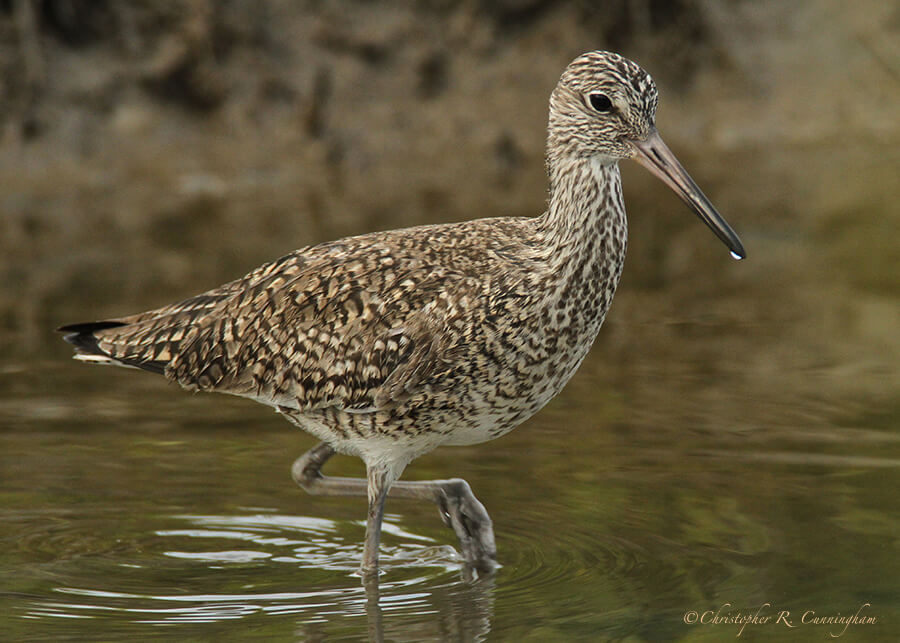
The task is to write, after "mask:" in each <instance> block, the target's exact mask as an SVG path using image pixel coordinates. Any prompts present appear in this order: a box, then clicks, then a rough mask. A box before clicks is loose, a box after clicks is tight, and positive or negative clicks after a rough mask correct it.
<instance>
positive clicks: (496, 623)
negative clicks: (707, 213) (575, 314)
mask: <svg viewBox="0 0 900 643" xmlns="http://www.w3.org/2000/svg"><path fill="white" fill-rule="evenodd" d="M742 265H750V264H742ZM749 296H750V297H751V298H753V297H756V296H758V293H755V292H754V291H752V290H751V292H750V295H749ZM744 299H745V298H744V297H739V296H736V295H735V296H732V297H726V301H725V302H724V303H723V302H722V301H721V300H718V303H715V304H709V302H707V303H708V304H709V305H707V306H706V307H705V308H704V307H703V306H702V305H700V304H692V305H691V306H689V307H688V310H687V311H686V312H685V317H684V318H674V317H672V315H673V314H674V313H673V312H672V311H671V310H669V311H668V313H659V312H652V310H651V311H649V312H639V311H643V310H645V307H644V306H642V305H641V297H640V295H638V294H636V293H633V294H632V295H631V296H626V297H625V298H624V305H623V309H624V310H623V311H622V313H623V316H624V317H625V318H626V319H627V320H628V327H627V328H626V327H625V326H624V325H622V324H620V323H617V322H615V321H613V319H614V315H613V316H612V317H611V319H610V325H609V327H608V328H607V329H606V330H605V331H604V332H605V333H606V336H605V337H604V338H603V339H602V340H601V341H600V343H599V344H598V346H597V347H595V350H594V352H593V353H592V355H591V357H590V359H589V361H588V362H586V363H585V365H584V367H583V368H582V371H581V373H580V374H579V376H578V377H576V379H575V380H573V382H572V383H571V384H570V386H569V387H568V388H567V389H566V390H565V392H564V393H563V394H562V395H561V396H560V397H559V398H558V399H557V400H555V401H554V402H553V403H552V404H551V405H550V406H549V407H548V408H547V409H545V411H544V412H542V413H541V414H539V415H538V416H537V417H536V418H535V419H534V420H533V421H531V422H529V423H528V424H527V425H525V426H523V427H522V428H520V429H518V430H517V431H514V432H513V433H512V434H510V435H509V436H507V437H505V438H503V439H501V440H498V441H496V442H494V443H491V444H487V445H481V446H477V447H471V448H462V449H444V450H439V451H437V452H435V453H433V454H430V455H428V456H426V457H423V458H421V459H420V460H418V461H417V462H416V463H414V464H413V465H412V466H411V467H410V468H409V469H408V472H407V477H409V478H411V479H412V478H418V479H426V478H432V477H447V476H451V475H462V476H465V477H466V478H467V479H468V480H469V482H470V483H471V484H472V486H473V489H474V490H475V491H476V494H477V495H478V496H479V498H480V499H481V500H482V501H483V502H484V503H485V505H486V506H487V507H488V509H489V511H490V512H491V515H492V517H493V519H494V521H495V529H496V535H497V544H498V548H499V552H500V561H501V563H502V565H503V567H502V568H501V569H500V570H499V572H498V573H497V574H496V576H494V577H489V578H468V577H467V576H466V574H465V573H464V571H463V570H462V569H461V567H460V564H459V560H458V558H457V556H456V553H455V550H453V549H452V545H455V542H454V537H453V534H452V533H451V532H450V531H449V530H446V529H445V528H444V527H443V526H442V525H441V523H440V520H439V518H438V516H437V512H436V511H435V509H434V508H433V507H431V506H424V505H420V504H417V503H415V502H412V501H393V502H389V505H388V516H387V519H386V527H385V535H384V545H383V565H384V569H385V573H384V575H383V577H382V580H381V585H380V600H378V601H377V602H376V601H374V600H373V599H372V596H371V595H368V596H367V593H366V591H365V589H364V588H363V587H362V585H361V583H360V579H359V578H358V577H356V576H355V575H354V571H355V569H356V567H357V565H358V562H359V560H360V556H361V553H362V538H363V533H364V524H363V518H364V513H365V509H364V504H363V501H362V500H361V499H335V498H316V497H310V496H307V495H305V494H304V493H303V492H301V491H300V490H299V489H298V488H296V487H295V486H294V484H293V482H292V481H291V479H290V474H289V471H290V465H291V463H292V461H293V459H294V457H295V456H296V455H299V454H300V453H301V452H302V451H303V450H305V449H306V448H308V447H310V446H312V445H313V443H314V442H313V440H312V439H310V438H309V437H308V436H305V435H304V434H302V433H300V432H299V431H298V430H296V429H294V428H292V427H291V426H289V425H288V424H287V423H285V422H283V420H281V419H280V418H278V417H277V416H276V415H274V414H272V413H270V412H268V411H267V410H266V409H264V408H262V407H258V406H256V405H254V404H252V403H248V402H245V401H242V400H237V399H231V398H227V397H212V396H190V395H185V394H183V393H181V392H179V391H177V390H175V389H174V388H173V387H170V386H168V385H166V384H165V383H163V382H161V381H159V380H158V379H157V378H154V377H152V376H149V375H145V374H142V373H136V372H127V371H116V370H113V369H106V370H104V369H100V368H96V367H92V368H89V367H87V366H84V365H80V364H77V363H75V362H72V361H70V360H69V359H68V354H67V348H66V347H65V346H64V345H62V344H60V345H57V344H48V345H47V348H46V349H45V351H44V352H45V353H46V356H45V357H42V358H40V359H36V360H34V359H32V360H26V359H24V358H23V357H19V358H16V359H12V360H9V361H7V362H6V364H5V367H4V372H3V375H2V380H0V381H2V383H3V384H2V391H3V396H2V400H0V402H2V404H0V413H2V417H3V420H4V427H5V430H4V431H3V433H2V434H0V439H2V442H3V444H2V449H0V466H2V473H3V486H2V497H3V502H2V509H0V524H2V530H0V531H2V534H3V535H2V539H3V552H4V555H3V559H2V563H0V566H2V569H0V573H2V576H0V577H2V579H3V580H2V581H0V588H2V592H3V593H2V596H0V600H2V604H3V610H2V616H0V624H2V629H3V630H4V631H5V632H7V638H10V639H13V640H15V639H33V638H35V637H36V638H53V639H55V638H65V639H68V640H97V639H115V638H124V637H132V638H140V639H148V638H160V639H171V638H179V639H186V638H188V639H201V638H202V639H207V638H216V639H226V640H228V639H234V640H238V639H239V640H247V639H275V640H294V639H296V640H320V639H327V640H359V639H366V638H371V639H374V640H378V639H379V638H380V637H383V638H384V639H385V640H395V639H404V640H429V639H430V640H508V639H513V638H521V639H523V640H540V641H545V640H573V639H576V640H577V639H586V638H629V637H630V638H632V639H634V640H644V639H652V640H658V639H674V638H681V637H686V638H694V637H697V638H704V637H705V638H715V639H720V638H723V637H724V638H733V637H735V636H737V634H738V631H739V630H740V627H741V626H740V625H739V624H735V623H721V624H718V625H713V624H706V625H703V624H689V623H688V624H686V622H685V621H690V620H691V618H692V617H691V616H690V615H691V614H692V613H694V612H696V613H697V614H700V615H702V614H703V613H704V612H706V611H709V612H710V614H708V615H707V618H713V616H712V614H713V613H714V612H715V611H717V610H718V611H719V612H720V614H722V615H725V614H731V615H732V616H734V615H735V614H736V613H737V612H738V611H739V612H741V614H752V613H756V612H757V611H759V610H762V616H765V615H770V616H771V617H772V618H771V619H770V622H769V623H766V624H749V625H744V630H743V632H741V635H742V638H747V639H750V640H763V639H765V640H771V639H772V638H773V637H778V636H786V635H787V634H786V633H785V632H786V631H787V627H786V626H785V625H783V624H774V623H773V621H774V619H775V617H776V616H777V615H778V613H780V612H782V611H789V612H790V614H791V615H793V619H794V625H795V628H794V629H792V630H791V634H790V636H791V637H792V640H794V638H796V640H823V639H825V638H828V636H829V633H830V632H832V630H833V629H834V627H829V626H828V625H815V624H808V625H804V624H802V623H801V624H800V625H798V624H797V623H799V619H800V618H801V617H802V614H803V613H804V612H808V611H814V612H815V613H816V614H819V615H832V616H833V615H836V614H839V615H843V616H845V617H846V616H848V615H853V614H855V613H856V612H857V611H858V610H860V609H862V612H861V613H862V614H863V615H864V616H865V615H868V616H874V617H876V618H877V622H876V623H875V624H865V625H861V624H856V625H848V626H847V627H848V628H849V632H850V634H849V635H852V636H853V638H852V639H851V640H877V639H878V638H879V637H884V636H886V635H887V633H888V632H891V631H893V632H896V628H895V624H896V623H897V618H898V617H900V610H898V607H897V606H898V605H900V600H898V599H900V591H898V584H897V578H900V573H898V572H900V569H898V562H897V561H898V560H900V558H898V556H897V534H900V519H898V518H897V516H898V515H900V514H898V513H897V511H896V510H897V508H898V507H897V505H898V503H897V499H896V491H895V490H896V483H897V481H898V468H900V435H898V433H897V431H896V428H897V427H896V417H897V416H896V412H897V404H896V402H897V399H896V397H895V396H893V395H892V394H891V387H892V386H893V384H894V383H895V379H894V378H895V377H896V372H895V370H893V365H892V364H888V363H884V362H881V361H878V360H877V359H873V357H872V355H871V354H869V353H866V352H865V351H863V352H862V353H856V354H855V357H849V358H846V357H845V359H842V360H836V357H835V355H833V354H832V355H829V354H825V353H820V354H816V355H814V356H813V357H811V356H810V355H809V353H808V352H807V349H805V348H804V349H802V350H801V349H798V348H797V347H796V346H794V348H793V349H791V348H790V347H789V346H785V345H784V342H783V341H782V340H778V339H775V338H776V337H778V336H780V335H785V334H786V335H787V336H788V338H789V339H790V340H791V341H792V342H795V341H796V339H797V337H796V335H794V334H793V331H797V329H796V328H794V329H793V331H792V329H791V328H787V327H785V326H784V325H783V319H775V320H772V322H771V324H772V325H769V324H768V323H767V322H766V321H765V320H759V319H753V315H752V314H749V315H747V316H743V317H741V316H733V315H731V314H730V313H729V312H728V311H729V310H730V308H731V306H732V305H742V306H744V307H746V301H744ZM694 306H697V308H696V309H695V308H693V307H694ZM710 306H711V307H710ZM663 307H664V308H665V306H663ZM651 308H652V307H651ZM701 309H703V310H704V312H702V313H701V312H699V311H700V310H701ZM751 310H752V307H751ZM623 321H624V320H623ZM798 332H800V331H798ZM800 335H801V336H805V333H803V332H800ZM48 342H49V336H48ZM634 343H638V344H640V346H638V347H635V346H634V345H633V344H634ZM754 345H757V346H758V347H759V348H760V350H757V351H756V354H754V353H753V352H752V351H750V350H749V349H750V348H751V347H752V346H754ZM765 346H767V347H768V349H767V350H768V352H769V353H770V354H769V355H766V354H763V353H764V351H762V348H763V347H765ZM729 347H730V348H731V350H729ZM814 362H818V363H814ZM848 378H849V379H851V380H852V382H851V383H850V384H847V380H848ZM846 387H849V389H850V390H844V389H845V388H846ZM328 471H329V472H332V473H336V474H339V475H359V474H361V473H362V468H361V465H359V464H358V463H357V462H355V461H353V460H351V459H348V458H337V459H335V460H334V461H333V462H332V463H329V467H328ZM866 604H868V605H869V607H863V606H865V605H866ZM697 618H699V616H698V617H697ZM789 618H790V615H789ZM810 618H811V617H810ZM842 627H843V626H842ZM797 628H799V629H797ZM838 633H839V632H838ZM849 635H848V636H849Z"/></svg>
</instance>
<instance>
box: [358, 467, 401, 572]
mask: <svg viewBox="0 0 900 643" xmlns="http://www.w3.org/2000/svg"><path fill="white" fill-rule="evenodd" d="M392 473H393V472H391V471H390V470H389V469H387V468H386V467H378V466H366V478H367V483H368V484H367V494H366V495H367V496H368V498H369V513H368V515H367V516H366V542H365V545H364V546H363V560H362V567H360V570H359V571H360V573H361V574H362V576H363V578H364V579H365V578H367V577H370V576H372V575H375V576H377V575H378V545H379V543H380V542H381V522H382V521H383V520H384V501H385V500H387V495H388V491H390V489H391V483H392V482H393V481H394V479H396V475H392Z"/></svg>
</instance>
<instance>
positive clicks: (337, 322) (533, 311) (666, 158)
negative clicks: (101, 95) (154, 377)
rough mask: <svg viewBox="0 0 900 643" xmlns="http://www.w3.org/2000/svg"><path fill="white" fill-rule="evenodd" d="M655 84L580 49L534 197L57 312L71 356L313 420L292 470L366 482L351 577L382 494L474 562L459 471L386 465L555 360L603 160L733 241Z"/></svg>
mask: <svg viewBox="0 0 900 643" xmlns="http://www.w3.org/2000/svg"><path fill="white" fill-rule="evenodd" d="M657 102H658V93H657V88H656V85H655V83H654V81H653V79H652V78H651V77H650V75H649V74H648V73H647V72H646V71H644V69H642V68H641V67H640V66H639V65H638V64H637V63H635V62H632V61H631V60H629V59H627V58H624V57H623V56H621V55H619V54H616V53H613V52H607V51H590V52H587V53H585V54H582V55H581V56H579V57H577V58H576V59H575V60H573V61H572V62H571V63H570V64H569V65H568V66H567V67H566V68H565V70H564V71H563V73H562V75H561V77H560V79H559V82H558V83H557V85H556V87H555V88H554V89H553V91H552V93H551V96H550V103H549V119H548V128H547V145H546V157H545V162H546V169H547V174H548V177H549V196H548V200H547V206H546V209H545V211H544V212H543V214H541V215H539V216H534V217H497V218H488V219H472V220H468V221H463V222H458V223H446V224H435V225H424V226H417V227H411V228H404V229H398V230H390V231H380V232H371V233H368V234H362V235H360V236H354V237H349V238H344V239H340V240H337V241H331V242H325V243H320V244H318V245H312V246H307V247H304V248H301V249H299V250H296V251H294V252H291V253H290V254H287V255H285V256H283V257H281V258H279V259H276V260H274V261H272V262H270V263H267V264H264V265H262V266H260V267H258V268H256V269H255V270H253V271H251V272H250V273H249V274H247V275H246V276H244V277H241V278H239V279H237V280H235V281H231V282H229V283H226V284H225V285H223V286H220V287H218V288H214V289H212V290H209V291H207V292H204V293H202V294H199V295H197V296H194V297H191V298H189V299H185V300H183V301H180V302H178V303H174V304H171V305H167V306H163V307H161V308H157V309H155V310H151V311H149V312H143V313H139V314H136V315H130V316H123V317H119V318H115V319H108V320H103V321H97V322H88V323H80V324H72V325H67V326H62V327H61V328H59V329H58V330H60V331H62V332H64V333H66V335H65V336H64V339H65V340H66V341H68V342H69V343H70V344H72V345H74V347H75V349H74V350H75V355H74V357H75V359H79V360H82V361H84V362H89V363H97V364H112V365H118V366H126V367H134V368H138V369H143V370H145V371H150V372H153V373H157V374H160V375H163V376H164V377H165V378H166V379H167V380H169V381H171V382H175V383H177V384H179V385H180V386H181V387H183V388H185V389H187V390H190V391H205V392H219V393H228V394H231V395H236V396H240V397H245V398H250V399H252V400H255V401H257V402H260V403H262V404H264V405H267V406H269V407H272V408H274V410H275V411H277V412H278V413H280V414H282V415H283V416H284V417H285V418H286V419H287V420H288V421H290V422H291V423H292V424H294V425H296V426H298V427H299V428H301V429H303V430H305V431H307V432H308V433H311V434H312V435H313V436H315V437H316V438H318V440H319V441H320V442H319V443H318V444H317V445H316V446H315V447H313V448H312V449H310V450H309V451H307V452H306V453H305V454H303V455H302V456H300V457H299V458H297V460H296V461H295V462H294V464H293V466H292V468H291V471H292V476H293V478H294V480H295V481H296V482H297V483H298V484H299V485H300V486H301V487H302V488H303V489H305V490H306V491H307V492H309V493H312V494H321V495H351V496H365V497H366V498H367V502H368V511H367V519H366V530H365V540H364V543H363V550H362V560H361V565H360V572H359V573H360V574H361V575H362V576H363V577H368V576H371V575H373V574H375V575H377V574H378V565H379V563H378V550H379V542H380V534H381V526H382V521H383V517H384V507H385V500H386V498H387V497H388V496H389V495H390V496H392V497H405V498H417V499H423V500H429V501H433V502H434V503H436V504H437V506H438V509H439V514H440V516H441V518H442V520H443V521H444V523H445V524H446V525H448V526H449V527H451V528H452V529H453V530H454V532H455V533H456V536H457V537H458V538H459V543H460V554H461V557H462V559H463V561H464V564H465V565H466V566H467V567H468V568H470V569H474V570H477V571H479V572H484V573H490V572H492V571H493V570H495V569H496V568H497V567H498V566H499V563H498V557H497V548H496V541H495V537H494V530H493V523H492V521H491V518H490V516H489V514H488V512H487V510H486V509H485V507H484V505H483V504H482V503H481V502H480V501H479V500H478V499H477V497H476V496H475V495H474V493H473V492H472V489H471V487H470V486H469V485H468V483H466V481H465V480H463V479H461V478H450V479H447V480H432V481H405V480H400V479H399V478H400V476H401V474H402V473H403V471H404V470H405V468H406V467H407V465H408V464H409V463H410V462H412V461H413V460H414V459H415V458H417V457H418V456H421V455H422V454H424V453H427V452H429V451H431V450H432V449H435V448H436V447H439V446H455V445H471V444H477V443H481V442H486V441H488V440H493V439H496V438H499V437H500V436H502V435H504V434H506V433H508V432H509V431H511V430H512V429H514V428H515V427H517V426H519V425H520V424H522V423H523V422H524V421H525V420H527V419H528V418H530V417H531V416H533V415H534V414H535V413H537V412H538V411H539V410H540V409H541V408H542V407H543V406H544V405H546V404H547V403H548V402H549V401H550V400H551V399H552V398H553V397H554V396H555V395H557V394H558V393H559V392H560V390H562V388H563V387H564V386H565V385H566V383H567V382H568V381H569V379H570V378H571V377H572V376H573V375H574V373H575V372H576V370H577V369H578V367H579V365H580V364H581V362H582V360H584V358H585V356H586V355H587V354H588V351H589V349H590V348H591V345H592V344H593V342H594V339H595V338H596V336H597V334H598V332H599V330H600V326H601V324H602V323H603V321H604V318H605V317H606V314H607V311H608V310H609V307H610V304H611V302H612V299H613V294H614V293H615V290H616V286H617V284H618V282H619V277H620V275H621V273H622V266H623V264H624V260H625V250H626V244H627V222H626V217H625V205H624V201H623V195H622V182H621V176H620V172H619V161H621V160H626V159H633V160H636V161H637V162H638V163H640V164H642V165H643V166H645V167H646V168H647V169H649V170H650V172H651V173H653V174H654V175H655V176H657V177H658V178H660V179H661V180H662V181H663V182H664V183H665V184H666V185H668V186H669V187H670V188H672V189H673V190H674V191H675V192H676V193H677V194H678V195H679V196H680V197H681V198H682V200H683V201H684V202H685V203H686V204H687V205H688V206H689V208H690V209H691V210H693V211H694V213H696V214H697V215H698V216H699V218H700V219H701V220H702V221H703V222H704V223H705V224H706V225H707V226H708V227H709V228H710V229H711V230H712V231H713V232H714V233H715V234H716V236H717V237H718V238H719V239H720V240H721V241H722V242H723V243H724V244H725V245H726V246H727V248H728V249H729V250H730V252H731V254H732V256H733V257H734V258H736V259H742V258H744V257H745V254H746V253H745V251H744V247H743V245H742V244H741V241H740V239H739V238H738V236H737V234H736V233H735V232H734V230H733V229H732V228H731V227H730V226H729V225H728V223H727V222H726V221H725V220H724V219H723V218H722V216H721V215H720V214H719V213H718V212H717V211H716V209H715V208H714V207H713V205H712V204H711V203H710V201H709V200H708V199H707V198H706V196H704V194H703V192H702V191H701V190H700V188H699V187H697V184H696V183H694V181H693V180H692V179H691V177H690V175H689V174H688V173H687V171H686V170H685V169H684V168H683V167H682V165H681V164H680V163H679V161H678V160H677V159H676V157H675V155H674V154H673V153H672V151H671V150H670V149H669V148H668V147H667V146H666V144H665V143H664V142H663V139H662V138H661V137H660V134H659V132H658V131H657V129H656V110H657ZM335 453H341V454H345V455H350V456H356V457H359V458H361V459H362V461H363V462H364V464H365V467H366V477H365V479H362V478H359V479H356V478H344V477H333V476H327V475H325V474H323V473H322V468H323V466H324V465H325V463H326V462H327V461H328V460H329V458H331V457H332V456H333V455H334V454H335Z"/></svg>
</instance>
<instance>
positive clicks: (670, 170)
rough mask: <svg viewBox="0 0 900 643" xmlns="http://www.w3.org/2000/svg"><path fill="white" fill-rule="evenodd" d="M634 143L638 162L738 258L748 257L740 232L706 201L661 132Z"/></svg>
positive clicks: (652, 133)
mask: <svg viewBox="0 0 900 643" xmlns="http://www.w3.org/2000/svg"><path fill="white" fill-rule="evenodd" d="M631 144H632V146H634V149H635V152H636V154H635V157H634V160H635V161H637V162H638V163H640V164H641V165H643V166H644V167H645V168H647V169H648V170H650V171H651V172H652V173H653V174H655V175H656V176H657V177H659V178H660V179H662V181H663V183H665V184H666V185H668V186H669V187H670V188H672V189H673V190H675V192H676V193H677V194H678V196H680V197H681V199H682V200H683V201H684V202H685V203H687V204H688V206H689V207H690V208H691V210H693V211H694V212H695V213H696V214H697V216H698V217H700V219H701V220H702V221H703V223H705V224H706V225H708V226H709V228H710V230H712V231H713V232H714V233H715V235H716V236H717V237H719V239H721V240H722V242H723V243H724V244H725V245H726V246H728V249H729V250H731V255H732V256H733V257H734V258H735V259H743V258H744V257H746V256H747V254H746V253H745V252H744V246H743V244H742V243H741V240H740V239H739V238H738V236H737V233H736V232H735V231H734V230H732V229H731V226H730V225H728V223H727V222H726V221H725V219H723V218H722V215H720V214H719V213H718V212H717V211H716V209H715V208H714V207H713V204H712V203H710V202H709V199H707V198H706V195H704V194H703V192H701V191H700V188H699V187H697V184H696V183H694V180H693V179H692V178H691V176H690V175H689V174H688V173H687V170H685V169H684V168H683V167H682V166H681V163H679V162H678V159H677V158H675V155H674V154H673V153H672V150H670V149H669V147H668V146H667V145H666V144H665V143H664V142H663V140H662V138H661V137H660V135H659V132H657V131H656V130H655V129H654V130H653V131H652V132H651V133H650V136H648V137H647V138H646V139H645V140H643V141H636V140H632V141H631Z"/></svg>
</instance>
